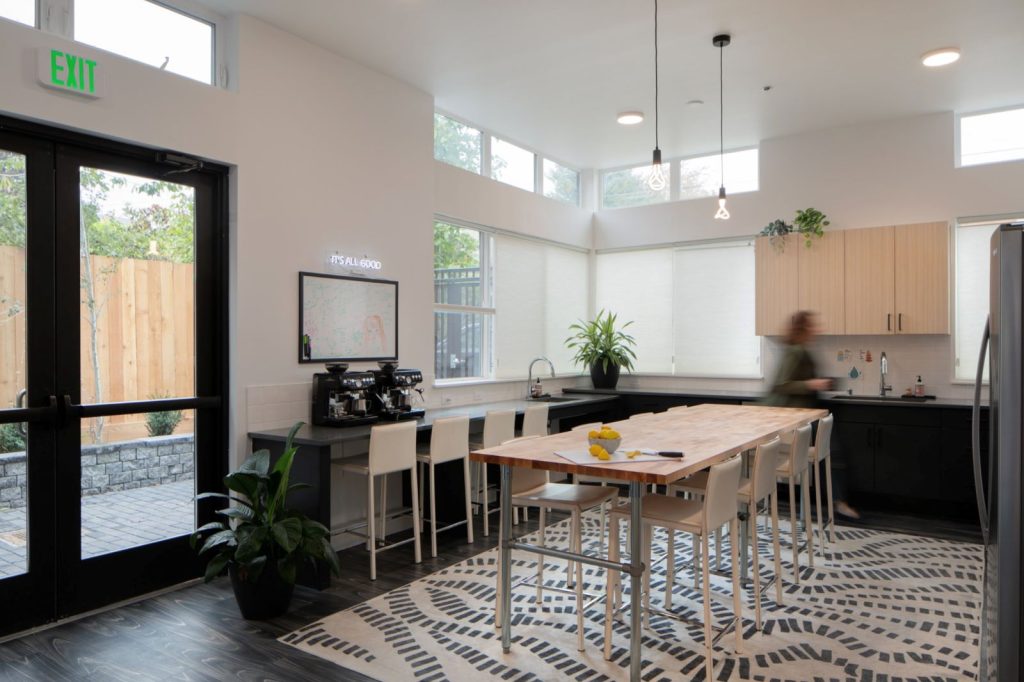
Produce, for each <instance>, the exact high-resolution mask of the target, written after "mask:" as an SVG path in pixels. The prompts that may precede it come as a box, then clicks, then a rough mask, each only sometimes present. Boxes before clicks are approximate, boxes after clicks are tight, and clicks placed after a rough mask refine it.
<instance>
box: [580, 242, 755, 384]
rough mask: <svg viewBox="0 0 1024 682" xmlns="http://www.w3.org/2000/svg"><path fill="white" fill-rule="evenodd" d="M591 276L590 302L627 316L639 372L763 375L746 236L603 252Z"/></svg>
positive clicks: (623, 317)
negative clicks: (593, 292)
mask: <svg viewBox="0 0 1024 682" xmlns="http://www.w3.org/2000/svg"><path fill="white" fill-rule="evenodd" d="M724 273H727V274H724ZM595 281H596V306H595V307H596V308H598V309H601V308H604V309H606V310H611V311H613V312H615V313H617V314H618V315H619V318H620V319H621V320H623V321H624V322H625V321H629V320H632V321H633V325H632V326H631V327H630V333H631V334H632V335H633V336H634V337H635V338H636V341H637V349H636V350H637V363H636V369H637V371H638V372H650V373H657V374H676V375H680V376H700V377H760V376H761V340H760V338H758V337H757V336H756V335H755V334H754V294H753V291H754V247H753V244H752V243H751V242H750V241H749V240H742V241H730V242H716V243H711V244H701V245H693V246H686V247H681V248H659V249H644V250H638V251H622V252H610V253H601V254H598V255H597V270H596V275H595Z"/></svg>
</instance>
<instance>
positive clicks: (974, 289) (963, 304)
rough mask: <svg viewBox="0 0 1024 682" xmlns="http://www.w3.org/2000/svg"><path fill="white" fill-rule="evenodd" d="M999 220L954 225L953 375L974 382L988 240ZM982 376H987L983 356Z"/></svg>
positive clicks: (984, 301) (984, 305)
mask: <svg viewBox="0 0 1024 682" xmlns="http://www.w3.org/2000/svg"><path fill="white" fill-rule="evenodd" d="M998 226H999V223H989V224H981V225H963V226H960V227H957V229H956V316H955V320H954V330H953V334H954V341H953V343H954V353H955V356H956V359H955V361H954V363H953V364H954V367H953V377H954V379H955V380H956V381H969V382H974V380H975V379H976V375H977V371H978V354H979V352H980V350H981V334H982V330H983V329H984V328H985V320H986V319H987V318H988V311H989V297H988V294H989V291H988V290H989V263H990V258H989V244H990V243H991V240H992V233H993V232H995V230H996V228H997V227H998ZM983 376H984V378H985V380H986V381H987V380H988V361H987V358H986V363H985V370H984V375H983Z"/></svg>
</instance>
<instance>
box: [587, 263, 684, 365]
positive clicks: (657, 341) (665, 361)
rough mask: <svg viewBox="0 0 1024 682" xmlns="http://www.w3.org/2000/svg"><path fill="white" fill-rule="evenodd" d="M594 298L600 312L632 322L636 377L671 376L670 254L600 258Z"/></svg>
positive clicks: (631, 332)
mask: <svg viewBox="0 0 1024 682" xmlns="http://www.w3.org/2000/svg"><path fill="white" fill-rule="evenodd" d="M596 260H597V267H596V271H595V297H596V306H595V307H596V308H597V309H598V310H600V309H604V310H610V311H612V312H614V313H616V314H618V316H619V319H620V320H621V321H622V322H628V321H630V320H632V321H633V324H632V326H630V327H629V328H628V329H627V330H626V331H627V333H629V334H631V335H632V336H633V337H635V338H636V343H637V345H636V356H637V361H636V365H635V368H634V369H635V370H636V371H638V372H656V373H666V374H667V373H670V372H671V371H672V352H673V344H672V292H673V289H672V250H671V249H651V250H644V251H624V252H621V253H603V254H599V255H598V256H597V259H596Z"/></svg>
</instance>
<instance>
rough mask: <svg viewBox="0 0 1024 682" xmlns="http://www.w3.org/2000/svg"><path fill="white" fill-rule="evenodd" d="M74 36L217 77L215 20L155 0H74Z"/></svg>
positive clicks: (201, 77)
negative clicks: (215, 72) (215, 71)
mask: <svg viewBox="0 0 1024 682" xmlns="http://www.w3.org/2000/svg"><path fill="white" fill-rule="evenodd" d="M74 27H75V35H74V39H75V40H78V41H81V42H83V43H88V44H89V45H93V46H95V47H98V48H101V49H104V50H109V51H110V52H115V53H117V54H119V55H122V56H125V57H128V58H129V59H134V60H137V61H140V62H143V63H144V64H149V65H150V66H155V67H157V68H159V69H161V70H165V71H170V72H171V73H176V74H179V75H182V76H186V77H188V78H192V79H194V80H197V81H200V82H203V83H213V82H214V50H213V40H214V30H213V25H212V24H211V23H209V22H206V21H203V20H201V19H198V18H196V17H193V16H191V15H188V14H184V13H182V12H178V11H176V10H173V9H170V8H169V7H167V6H165V5H163V4H158V3H156V2H150V1H149V0H74Z"/></svg>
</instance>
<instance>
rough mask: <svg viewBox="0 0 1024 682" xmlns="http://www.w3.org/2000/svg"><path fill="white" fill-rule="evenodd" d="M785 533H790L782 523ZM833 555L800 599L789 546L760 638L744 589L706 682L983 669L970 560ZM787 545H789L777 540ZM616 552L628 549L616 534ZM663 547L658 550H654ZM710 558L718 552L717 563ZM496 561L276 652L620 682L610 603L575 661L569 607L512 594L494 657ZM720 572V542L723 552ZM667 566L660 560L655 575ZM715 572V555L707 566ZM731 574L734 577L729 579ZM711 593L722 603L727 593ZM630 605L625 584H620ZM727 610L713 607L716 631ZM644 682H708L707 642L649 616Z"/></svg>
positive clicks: (804, 583) (694, 594)
mask: <svg viewBox="0 0 1024 682" xmlns="http://www.w3.org/2000/svg"><path fill="white" fill-rule="evenodd" d="M783 530H784V531H786V530H787V526H786V524H785V523H784V524H783ZM585 532H586V538H587V539H586V542H587V546H588V550H589V551H592V552H597V551H598V550H599V547H598V542H599V526H598V521H597V517H596V515H590V516H588V517H586V520H585ZM567 534H568V521H565V522H562V523H560V524H557V525H554V526H551V527H549V528H548V530H547V542H548V544H549V545H555V544H556V543H558V546H562V547H564V546H566V542H565V541H566V537H567ZM836 535H837V537H836V539H837V542H836V543H835V544H834V545H831V546H830V551H829V552H828V556H827V558H826V559H824V560H823V559H821V558H820V557H817V558H816V560H815V564H814V568H813V569H811V568H808V567H807V566H806V554H802V555H801V565H802V566H803V567H804V569H803V572H802V573H801V581H800V584H799V585H793V584H792V581H791V579H792V569H791V564H790V563H789V562H788V561H786V559H787V558H791V556H792V554H791V552H787V547H786V546H785V541H784V542H783V545H784V546H783V552H782V556H783V577H784V579H785V580H784V585H785V592H784V599H783V602H784V603H783V605H782V606H779V605H777V604H775V602H774V595H775V590H774V588H772V589H771V590H766V591H765V594H764V601H763V603H762V618H763V620H764V622H763V625H764V627H763V631H761V632H757V630H756V628H755V626H754V613H753V599H752V594H751V590H750V589H749V588H748V589H746V590H745V591H744V613H743V615H744V620H743V630H744V645H743V649H742V652H741V653H740V654H736V653H735V652H734V651H733V649H732V647H733V644H734V642H735V638H734V636H733V635H732V634H731V633H730V634H729V635H727V636H725V637H723V638H722V640H721V642H720V645H719V647H717V648H716V664H715V679H716V680H760V681H765V682H775V681H778V682H781V681H794V682H805V681H807V682H809V681H811V680H815V681H817V680H873V681H876V682H882V681H887V682H896V681H897V680H904V681H909V680H930V681H933V680H950V681H956V682H961V681H963V680H969V679H973V677H974V670H975V668H976V665H977V654H976V648H977V641H978V627H977V620H978V613H979V609H980V602H981V597H980V592H979V577H980V573H981V565H982V558H981V548H980V546H978V545H973V544H966V543H958V542H951V541H946V540H935V539H930V538H922V537H916V536H911V535H901V534H897V533H887V532H879V531H869V530H859V529H852V528H843V527H840V528H838V529H837V533H836ZM783 537H784V538H785V537H788V536H787V535H786V534H785V533H784V536H783ZM622 539H623V543H624V544H623V548H624V547H625V534H623V538H622ZM768 539H770V536H768V535H767V534H766V533H765V534H763V535H762V542H761V543H760V544H761V554H762V557H763V561H762V564H761V566H762V578H765V576H766V575H770V573H771V570H772V568H771V567H772V559H771V545H770V543H769V542H766V541H765V540H768ZM665 543H666V537H665V535H658V534H656V535H655V540H654V548H655V550H654V552H655V553H654V557H653V561H654V564H655V565H654V568H653V573H652V580H651V595H652V598H651V599H652V601H651V604H652V606H653V607H661V606H663V598H664V590H665V580H664V576H665V561H664V560H663V559H664V551H663V550H664V547H665ZM676 546H677V550H676V562H677V570H676V580H675V587H674V589H673V595H674V596H673V607H674V608H673V609H672V610H673V612H675V613H678V614H682V615H685V616H689V617H693V618H700V617H702V614H703V606H702V604H701V601H700V595H701V593H700V592H699V591H696V590H694V589H693V578H692V573H691V570H690V558H691V556H692V554H691V549H690V546H691V543H690V539H689V536H686V535H685V534H678V533H677V534H676ZM659 548H660V549H659ZM712 551H713V550H712ZM497 556H498V552H497V550H489V551H487V552H484V553H482V554H479V555H477V556H475V557H473V558H471V559H468V560H466V561H463V562H462V563H459V564H456V565H454V566H451V567H449V568H447V569H445V570H442V571H439V572H437V573H434V574H432V575H430V576H428V577H426V578H424V579H421V580H418V581H416V582H414V583H411V584H409V585H407V586H405V587H402V588H399V589H397V590H394V591H392V592H389V593H388V594H385V595H382V596H380V597H377V598H375V599H372V600H370V601H367V602H364V603H362V604H360V605H358V606H355V607H353V608H350V609H347V610H345V611H342V612H339V613H336V614H334V615H332V616H330V617H328V618H325V619H323V620H320V621H317V622H315V623H311V624H310V625H307V626H306V627H304V628H301V629H300V630H297V631H295V632H292V633H289V634H288V635H285V636H284V637H282V638H281V641H283V642H286V643H288V644H291V645H292V646H295V647H297V648H299V649H302V650H303V651H307V652H309V653H312V654H315V655H317V656H320V657H323V658H326V659H328V660H331V661H334V662H335V663H337V664H338V665H341V666H344V667H346V668H349V669H352V670H356V671H358V672H360V673H363V674H364V675H368V676H370V677H373V678H375V679H378V680H382V681H387V682H393V681H397V680H474V679H485V678H486V679H496V680H497V679H501V680H555V679H574V680H581V681H582V680H587V681H590V680H625V679H628V676H629V628H628V613H626V614H622V615H620V616H619V617H618V618H617V619H616V621H615V624H614V634H613V642H614V648H613V656H612V659H611V660H610V661H605V660H604V657H603V655H602V652H603V644H604V619H605V616H604V614H605V610H604V603H603V602H598V603H596V604H594V605H593V606H591V607H590V608H589V609H588V610H587V612H586V621H585V622H586V651H585V652H582V653H581V652H578V651H577V650H576V616H575V611H574V602H575V599H574V598H573V597H572V596H571V595H567V594H563V593H560V592H554V591H546V592H545V594H544V602H543V605H538V604H537V603H536V601H535V600H536V589H535V588H533V587H530V586H526V585H523V586H520V587H518V588H516V589H515V590H514V593H513V601H512V604H513V621H512V622H513V628H512V633H513V644H512V651H511V653H509V654H507V655H504V654H502V651H501V642H500V636H499V631H498V630H496V629H495V628H494V620H493V616H494V610H493V609H494V596H495V571H496V561H497ZM722 556H723V564H727V562H728V556H729V551H728V543H727V542H726V543H723V553H722ZM659 559H662V560H659ZM712 561H714V555H712ZM725 568H726V569H728V566H727V565H725ZM513 570H514V574H513V580H514V581H515V580H517V579H519V578H522V577H526V576H530V575H534V574H535V573H536V563H535V561H534V557H533V556H532V555H526V554H525V553H518V552H517V553H514V554H513ZM564 580H565V563H564V562H561V561H555V560H552V559H548V560H547V561H546V564H545V583H546V584H547V585H551V586H555V587H564V586H565V583H564ZM585 583H586V584H587V589H588V590H589V591H592V592H599V593H601V592H603V590H604V571H603V569H598V568H592V567H588V569H587V571H586V574H585ZM712 585H713V589H714V590H715V591H716V592H719V593H721V594H723V595H728V594H730V585H731V583H730V582H729V580H728V579H727V578H721V577H712ZM624 588H625V593H626V596H625V600H626V603H628V593H629V580H628V579H627V580H625V581H624ZM726 604H731V601H729V600H725V603H724V604H719V603H718V600H716V599H712V609H713V613H714V614H715V615H716V617H717V619H718V620H720V621H721V620H724V619H725V618H726V617H727V615H728V614H729V613H730V610H729V607H727V606H726ZM643 658H644V666H643V678H644V679H645V680H703V679H704V664H703V663H704V657H703V629H702V627H701V626H700V625H699V624H692V625H691V624H685V623H681V622H679V621H677V620H675V619H670V618H667V617H664V616H659V615H656V614H653V613H652V615H651V617H650V627H649V628H647V629H645V630H644V633H643Z"/></svg>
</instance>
